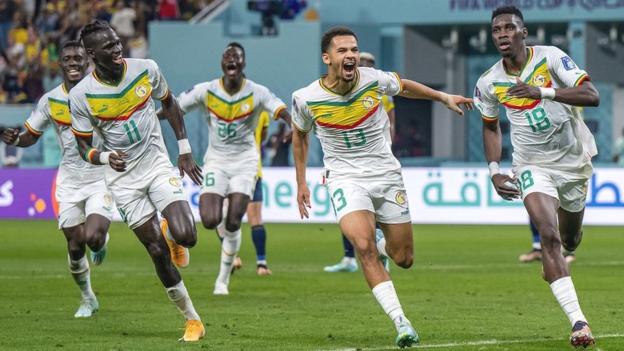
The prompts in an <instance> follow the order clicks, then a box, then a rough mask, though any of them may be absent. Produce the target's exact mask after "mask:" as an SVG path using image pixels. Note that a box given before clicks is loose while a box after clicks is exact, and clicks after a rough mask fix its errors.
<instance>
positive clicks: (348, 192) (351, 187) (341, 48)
mask: <svg viewBox="0 0 624 351" xmlns="http://www.w3.org/2000/svg"><path fill="white" fill-rule="evenodd" d="M321 53H322V59H323V63H325V65H327V75H325V76H323V77H321V78H320V79H318V80H316V81H314V82H312V83H311V84H310V85H308V86H307V87H305V88H302V89H299V90H297V91H295V92H294V93H293V105H292V111H293V112H292V116H293V125H294V127H295V129H296V131H295V132H294V133H293V149H294V157H295V169H296V175H297V202H298V205H299V213H300V215H301V218H304V217H305V218H308V217H309V213H308V209H309V208H310V189H309V188H308V185H307V184H306V162H307V151H308V133H309V132H310V131H311V130H312V128H314V129H315V131H316V134H317V136H318V138H319V140H320V142H321V146H322V148H323V152H324V155H325V156H324V164H325V174H324V175H325V178H326V179H327V187H328V190H329V194H330V196H331V200H332V203H333V206H334V210H335V211H336V217H337V220H338V223H339V225H340V229H341V230H342V232H343V233H344V234H345V236H346V237H347V238H348V239H349V240H350V241H351V242H352V243H353V245H354V247H355V250H356V253H357V255H358V258H359V260H360V264H361V266H362V270H363V272H364V276H365V277H366V280H367V282H368V285H369V287H370V288H371V289H372V291H373V295H374V296H375V298H376V299H377V301H378V302H379V304H380V305H381V307H382V308H383V310H384V311H385V312H386V313H387V314H388V316H389V317H390V319H391V320H392V322H393V323H394V325H395V327H396V330H397V332H398V336H397V338H396V343H397V345H398V346H399V347H407V346H411V345H413V344H415V343H417V342H418V334H416V331H415V330H414V328H413V327H412V325H411V323H410V321H409V320H408V319H407V318H406V317H405V314H404V313H403V309H402V308H401V304H400V303H399V299H398V297H397V294H396V291H395V289H394V285H393V284H392V281H391V280H390V276H389V275H388V272H386V270H385V269H384V266H383V264H382V262H381V260H380V255H381V256H382V257H388V256H389V257H390V258H392V260H393V261H394V262H395V263H396V264H397V265H399V266H400V267H403V268H409V267H411V266H412V263H413V254H414V253H413V239H412V224H411V219H410V213H409V208H408V203H407V196H406V193H405V186H404V185H403V177H402V175H401V165H400V164H399V162H398V160H397V159H396V158H395V157H394V156H393V155H392V151H391V149H390V140H389V135H388V133H387V132H386V129H387V128H386V125H387V122H388V119H387V116H386V113H385V112H384V111H383V109H382V106H381V97H382V96H383V95H397V94H400V95H401V96H404V97H407V98H417V99H430V100H436V101H440V102H442V103H444V104H445V105H446V106H447V107H448V108H450V109H451V110H453V111H455V112H457V113H458V114H460V115H461V114H463V111H462V110H461V109H460V108H459V106H458V104H463V105H466V106H467V107H472V105H471V103H472V100H471V99H468V98H464V97H461V96H455V95H448V94H446V93H443V92H440V91H436V90H433V89H431V88H429V87H427V86H424V85H422V84H420V83H417V82H414V81H411V80H407V79H400V78H399V76H398V75H397V74H395V73H390V72H383V71H379V70H376V69H373V68H366V67H359V68H358V62H359V52H358V41H357V37H356V35H355V33H354V32H353V31H351V30H350V29H348V28H345V27H335V28H332V29H330V30H329V31H327V32H326V33H325V34H324V35H323V37H322V39H321ZM375 222H379V223H380V225H381V228H382V230H383V234H384V235H382V236H380V237H375ZM384 236H385V238H384Z"/></svg>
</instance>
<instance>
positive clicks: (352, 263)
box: [323, 52, 395, 273]
mask: <svg viewBox="0 0 624 351" xmlns="http://www.w3.org/2000/svg"><path fill="white" fill-rule="evenodd" d="M360 67H371V68H375V56H373V54H371V53H368V52H360ZM381 102H382V104H383V109H384V111H385V112H386V114H387V115H388V122H389V124H390V125H389V131H390V141H392V140H394V134H395V114H394V99H392V96H389V95H383V96H382V97H381ZM375 232H376V235H383V233H381V228H379V226H378V225H377V228H376V229H375ZM342 247H343V249H344V256H343V257H342V260H340V262H338V263H336V264H334V265H331V266H326V267H325V268H323V270H324V271H325V272H328V273H337V272H350V273H351V272H356V271H357V270H358V265H357V261H356V260H355V249H354V248H353V244H351V242H350V241H349V239H347V237H346V236H345V235H344V234H342ZM389 263H390V262H388V261H386V270H389V268H390V266H389V265H388V264H389Z"/></svg>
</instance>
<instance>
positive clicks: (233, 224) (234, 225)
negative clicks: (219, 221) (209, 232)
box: [225, 219, 242, 232]
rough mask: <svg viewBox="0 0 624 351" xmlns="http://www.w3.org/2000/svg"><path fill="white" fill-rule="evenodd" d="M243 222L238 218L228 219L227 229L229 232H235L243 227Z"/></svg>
mask: <svg viewBox="0 0 624 351" xmlns="http://www.w3.org/2000/svg"><path fill="white" fill-rule="evenodd" d="M241 222H242V221H241V220H237V219H233V220H229V219H228V220H227V222H225V230H227V231H228V232H235V231H237V230H239V229H240V228H241V224H242V223H241Z"/></svg>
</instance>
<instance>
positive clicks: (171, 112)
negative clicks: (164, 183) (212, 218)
mask: <svg viewBox="0 0 624 351" xmlns="http://www.w3.org/2000/svg"><path fill="white" fill-rule="evenodd" d="M160 101H161V102H162V112H163V114H164V116H165V117H166V118H167V120H168V121H169V124H170V125H171V128H173V131H174V133H175V136H176V139H177V140H178V149H179V150H178V151H179V156H178V169H179V170H180V177H184V174H187V175H188V176H189V177H191V180H192V181H193V182H194V183H195V184H197V185H200V184H201V182H202V173H201V168H199V166H198V165H197V163H195V160H194V159H193V154H192V153H191V144H190V143H189V141H188V139H187V138H186V127H185V126H184V114H183V113H182V110H180V106H179V105H178V102H177V101H176V99H175V97H173V95H172V94H171V91H168V92H167V94H166V96H165V98H164V99H162V100H160Z"/></svg>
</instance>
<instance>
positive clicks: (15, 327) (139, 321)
mask: <svg viewBox="0 0 624 351" xmlns="http://www.w3.org/2000/svg"><path fill="white" fill-rule="evenodd" d="M266 227H267V231H268V258H269V265H270V267H271V269H272V270H273V273H274V275H273V276H270V277H258V276H256V274H255V255H254V251H253V244H252V242H251V239H250V233H249V228H248V227H247V226H245V227H244V228H243V247H242V251H241V257H242V258H243V263H244V266H243V269H242V271H238V272H237V273H236V274H235V275H234V276H233V277H232V282H231V285H230V295H229V296H225V297H224V296H219V297H217V296H213V295H212V289H213V283H214V280H215V278H216V275H217V269H218V261H219V246H218V241H217V239H216V237H215V234H214V233H213V232H208V231H206V230H205V229H203V228H201V229H199V242H198V245H197V247H195V248H194V249H193V250H191V265H190V266H189V267H188V268H186V269H183V270H182V276H183V278H184V281H185V283H186V286H187V288H188V290H189V292H190V294H191V297H192V299H193V301H194V304H195V306H196V308H197V310H198V311H199V313H200V315H201V316H202V318H203V320H204V322H205V324H206V326H207V335H206V338H205V339H203V340H202V341H201V342H199V343H196V344H182V343H179V342H177V339H178V338H179V337H180V336H181V335H182V333H183V330H182V327H183V320H182V317H181V316H180V315H179V314H178V312H177V311H176V309H175V307H174V306H173V305H172V304H171V303H170V302H169V300H168V299H167V296H166V294H165V291H164V289H163V288H162V286H161V285H160V283H159V281H158V280H157V278H156V276H155V274H154V272H153V267H152V264H151V261H150V260H149V258H148V256H147V253H146V252H145V250H144V249H143V247H142V246H141V245H140V244H139V242H138V240H137V239H136V238H135V237H134V236H133V234H132V233H131V232H130V230H128V229H127V228H126V227H125V226H124V225H122V224H119V223H116V224H113V226H112V228H111V230H110V233H111V241H110V243H109V255H108V257H107V258H106V261H105V262H104V264H103V265H102V266H99V267H95V268H92V273H91V277H92V282H93V286H94V290H95V292H96V294H97V295H98V298H99V301H100V312H99V313H98V314H96V315H95V317H93V318H91V319H88V320H76V319H74V318H73V314H74V312H75V310H76V308H77V307H78V302H79V293H78V291H77V289H76V287H75V286H74V283H73V281H72V279H71V277H70V275H69V273H68V270H67V263H66V255H67V254H66V250H65V240H64V239H63V236H62V234H61V233H60V232H59V231H57V230H56V223H55V222H52V221H50V222H20V221H3V222H1V223H0V228H1V229H0V284H1V288H0V325H1V326H2V327H1V328H0V350H89V351H93V350H356V349H357V350H363V351H366V350H371V351H372V350H385V349H394V347H393V344H394V338H395V331H394V327H393V325H392V323H391V322H390V321H389V320H388V318H387V317H386V316H385V314H384V313H383V311H382V310H381V308H380V307H379V305H378V304H377V303H376V301H375V300H374V298H373V296H372V294H371V291H370V290H369V289H368V287H367V286H366V283H365V281H364V279H363V277H362V273H361V272H358V273H352V274H349V273H343V274H329V273H324V272H322V268H323V266H324V265H327V264H331V263H335V262H336V261H337V260H338V259H339V258H340V256H341V254H342V251H341V241H340V237H339V233H338V230H337V227H336V225H315V224H305V225H303V224H296V225H293V224H291V225H277V224H268V225H267V226H266ZM414 232H415V255H416V256H415V257H416V259H415V264H414V267H413V268H412V269H410V270H402V269H399V268H398V267H396V266H393V267H392V278H393V280H394V283H395V286H396V288H397V291H398V293H399V298H400V299H401V303H402V305H403V309H404V310H405V312H406V314H407V316H408V318H410V319H411V321H412V323H413V324H414V326H415V327H416V329H417V330H418V332H419V334H420V336H421V344H420V345H419V346H418V349H425V350H452V351H455V350H462V351H477V350H497V351H499V350H500V351H502V350H510V351H515V350H523V351H525V350H531V351H540V350H552V351H561V350H568V349H570V350H571V349H572V348H571V347H570V346H569V345H568V341H567V337H568V335H569V329H570V328H569V323H568V321H567V319H566V317H565V315H564V314H563V312H562V311H561V310H560V308H559V306H558V305H557V303H556V301H555V300H554V298H553V296H552V294H551V292H550V289H549V288H548V285H547V284H546V283H544V282H543V281H542V280H541V266H540V265H539V264H520V263H518V262H517V256H518V254H520V253H522V252H523V251H526V250H527V249H528V248H529V241H530V233H529V229H528V227H524V226H433V225H432V226H415V227H414ZM623 247H624V233H623V232H622V228H621V227H620V228H615V227H611V228H607V227H587V228H585V238H584V242H583V245H581V247H580V250H579V251H578V260H577V261H576V262H575V263H574V264H573V267H572V272H573V278H574V282H575V285H576V287H577V291H578V294H579V297H580V301H581V306H582V307H583V309H584V312H585V314H586V316H587V317H588V319H589V321H590V322H591V325H592V328H593V331H594V334H595V335H596V336H597V337H598V344H597V350H601V351H621V350H624V303H623V301H624V299H623V297H622V296H623V292H624V257H623V256H622V248H623Z"/></svg>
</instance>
